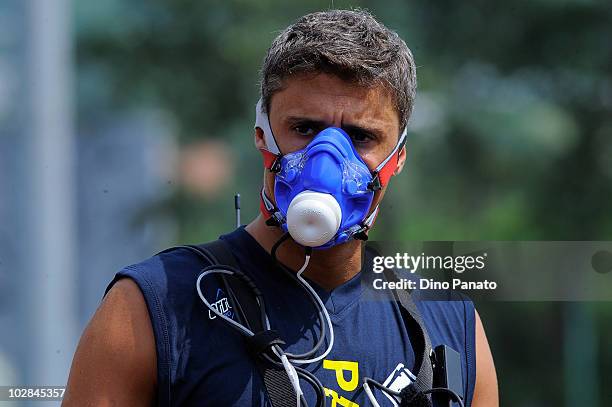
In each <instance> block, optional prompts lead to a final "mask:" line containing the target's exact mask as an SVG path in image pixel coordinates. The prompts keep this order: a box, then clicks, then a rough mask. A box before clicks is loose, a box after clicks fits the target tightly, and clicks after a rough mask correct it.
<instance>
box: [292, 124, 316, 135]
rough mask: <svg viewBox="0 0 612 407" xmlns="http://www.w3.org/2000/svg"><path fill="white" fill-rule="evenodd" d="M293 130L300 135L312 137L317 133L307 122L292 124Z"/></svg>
mask: <svg viewBox="0 0 612 407" xmlns="http://www.w3.org/2000/svg"><path fill="white" fill-rule="evenodd" d="M293 131H295V132H296V133H297V134H298V135H300V136H302V137H314V136H315V135H316V134H317V131H316V129H315V128H314V127H313V126H312V125H309V124H298V125H295V126H293Z"/></svg>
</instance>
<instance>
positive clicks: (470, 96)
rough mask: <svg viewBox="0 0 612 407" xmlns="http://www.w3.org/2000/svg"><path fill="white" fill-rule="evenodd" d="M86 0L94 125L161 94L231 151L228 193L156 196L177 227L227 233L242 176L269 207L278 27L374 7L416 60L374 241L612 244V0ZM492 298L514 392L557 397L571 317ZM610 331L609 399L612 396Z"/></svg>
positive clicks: (83, 103) (250, 209) (601, 313)
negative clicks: (268, 150) (260, 137)
mask: <svg viewBox="0 0 612 407" xmlns="http://www.w3.org/2000/svg"><path fill="white" fill-rule="evenodd" d="M75 4H76V8H77V15H76V26H75V30H76V38H77V44H76V45H77V67H78V90H77V91H78V93H77V97H78V106H79V120H80V125H81V126H86V125H87V124H88V123H91V122H92V121H95V120H99V119H100V118H101V117H103V116H104V115H105V114H108V113H109V112H111V113H112V112H117V111H129V110H130V109H137V108H141V107H143V106H146V107H153V108H161V109H164V110H166V111H168V112H169V113H170V114H171V115H172V116H173V117H174V118H175V120H176V122H177V123H178V125H179V133H178V136H179V137H180V140H181V141H182V142H190V141H193V140H198V139H203V138H218V139H222V140H225V141H227V142H228V143H230V144H231V146H232V148H233V149H234V154H235V163H236V166H237V168H236V170H237V171H236V173H237V174H238V175H237V176H236V179H235V180H234V184H233V185H231V188H230V187H228V190H227V194H226V196H224V198H223V199H213V200H201V199H196V198H195V197H192V196H189V194H186V193H185V192H182V191H177V193H176V195H175V196H174V197H173V198H172V199H171V200H170V201H168V202H164V203H162V204H161V206H160V208H161V209H160V210H163V211H165V212H169V213H171V214H172V215H173V217H174V218H176V219H177V221H178V224H179V232H180V233H179V239H180V240H181V241H190V242H195V241H203V240H207V239H210V238H213V237H215V236H217V235H219V234H220V233H223V232H224V231H227V230H229V229H231V227H232V226H233V212H232V207H231V202H232V198H231V194H232V193H233V192H234V190H239V191H241V192H242V195H243V213H244V219H245V220H246V219H249V218H251V217H252V216H254V215H255V214H256V213H257V208H258V191H259V188H260V185H261V175H262V171H260V170H259V168H261V163H260V157H259V154H258V153H257V152H256V150H255V149H254V148H253V142H252V122H253V116H254V115H253V109H254V105H255V102H256V101H257V98H258V70H259V67H260V64H261V61H262V59H263V56H264V54H265V52H266V49H267V47H268V45H269V44H270V42H271V40H272V39H273V38H274V36H275V34H276V33H277V32H278V31H279V30H281V29H282V28H284V27H285V26H286V25H288V24H289V23H290V22H291V21H293V20H295V19H296V18H297V17H299V16H300V15H302V14H304V13H307V12H311V11H316V10H322V9H328V8H332V7H333V8H349V7H363V8H367V9H369V10H370V11H371V12H372V13H373V14H375V15H376V16H378V17H379V18H380V19H381V20H382V21H383V22H384V23H385V24H386V25H388V26H389V27H390V28H392V29H394V30H396V31H398V33H399V34H400V35H401V36H402V37H403V38H404V39H405V40H406V42H407V44H408V46H409V47H410V48H411V49H412V50H413V53H414V56H415V60H416V63H417V66H418V76H419V94H418V97H417V104H416V112H415V115H414V118H413V120H412V121H411V124H410V128H409V130H410V137H409V141H408V162H407V165H406V167H405V169H404V172H403V174H402V175H401V176H399V177H396V178H395V179H393V181H392V183H391V188H390V190H389V192H388V194H387V196H386V200H385V202H384V205H383V210H382V216H380V217H379V219H378V221H377V228H376V229H375V231H374V233H373V238H378V239H384V240H477V239H488V240H530V239H534V240H535V239H545V240H581V239H584V240H612V239H611V236H612V216H611V213H612V114H611V112H612V47H610V39H611V38H612V6H611V4H610V2H609V1H605V0H601V1H596V0H564V1H553V0H532V1H526V0H523V1H512V2H491V1H486V0H472V1H467V2H459V1H455V2H449V1H441V0H430V1H400V0H390V1H384V2H381V1H371V0H370V1H367V0H363V1H350V2H349V1H333V2H330V1H301V2H283V1H272V0H266V1H256V0H250V1H249V0H225V1H222V0H217V1H202V0H173V1H168V0H166V1H164V0H146V1H145V0H132V1H130V2H124V1H119V0H113V1H107V2H97V3H95V2H94V3H92V2H85V1H77V2H76V3H75ZM152 213H156V212H155V211H153V212H152ZM479 309H480V312H481V314H482V315H483V320H484V321H485V325H486V327H487V329H488V331H489V337H490V342H491V346H492V348H493V350H494V354H495V356H496V360H497V365H498V371H499V376H500V384H501V396H502V401H503V402H502V405H522V406H533V405H559V404H561V403H562V401H563V400H564V392H563V391H562V390H561V389H560V387H561V383H563V379H564V377H563V373H562V368H563V361H562V360H561V359H562V357H561V356H562V353H563V351H562V343H561V342H562V340H561V339H560V335H561V334H559V335H558V336H556V334H553V333H555V332H560V330H561V328H560V327H562V325H563V309H564V308H563V305H562V304H554V303H541V304H482V305H481V306H480V307H479ZM592 312H593V315H594V317H595V319H596V322H597V323H596V326H597V327H598V328H599V329H600V330H601V333H600V334H599V336H598V337H599V338H600V339H601V340H607V343H608V344H609V343H611V342H610V337H611V333H610V328H609V325H610V324H609V323H608V321H609V320H610V316H611V315H610V306H609V305H608V304H595V305H593V307H592ZM508 327H512V328H511V329H509V328H508ZM604 343H605V342H604ZM604 343H600V344H599V350H600V359H601V360H600V364H599V365H598V369H600V373H601V375H600V377H601V383H598V385H599V388H600V390H601V393H600V396H599V398H600V400H601V401H604V400H609V399H610V398H611V396H612V395H611V391H612V390H610V388H611V386H610V384H609V383H608V384H606V383H604V380H605V378H606V377H609V376H610V375H609V374H608V373H606V374H604V373H603V372H609V371H610V370H611V369H612V365H611V362H610V361H611V360H612V355H611V354H610V352H611V350H610V347H609V346H604ZM517 349H520V351H517ZM534 374H536V375H537V379H535V380H534V378H533V375H534ZM528 400H531V402H529V401H528ZM604 403H605V401H604Z"/></svg>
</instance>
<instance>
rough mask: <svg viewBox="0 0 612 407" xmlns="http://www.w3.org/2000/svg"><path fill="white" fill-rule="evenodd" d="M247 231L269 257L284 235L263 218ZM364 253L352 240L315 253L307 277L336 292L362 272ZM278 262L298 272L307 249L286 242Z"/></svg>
mask: <svg viewBox="0 0 612 407" xmlns="http://www.w3.org/2000/svg"><path fill="white" fill-rule="evenodd" d="M246 231H247V232H248V233H249V234H250V235H251V236H253V238H254V239H255V240H257V242H258V243H259V244H260V245H261V247H263V248H264V249H265V250H266V251H267V252H268V253H270V252H271V250H272V246H273V245H274V243H276V242H277V241H278V240H279V239H280V238H281V236H282V235H283V232H282V230H281V229H279V228H278V227H275V226H268V225H266V222H265V220H264V219H263V217H262V216H261V215H259V216H257V218H255V219H254V220H253V221H252V222H251V223H249V224H248V225H247V226H246ZM361 250H362V245H361V243H360V242H359V241H356V240H350V241H348V242H346V243H343V244H341V245H338V246H334V247H331V248H329V249H326V250H313V251H312V255H311V257H310V263H309V264H308V268H307V269H306V271H304V276H306V277H308V278H309V279H310V280H312V281H314V282H315V283H317V285H319V286H320V287H322V288H324V289H325V290H328V291H330V290H333V289H334V288H336V287H338V286H339V285H341V284H343V283H345V282H347V281H348V280H350V279H351V278H353V277H354V276H355V275H356V274H357V273H359V271H360V270H361ZM276 258H277V259H278V260H279V261H280V262H281V263H282V264H284V265H285V266H287V267H288V268H289V269H291V270H294V271H296V270H299V269H300V268H301V267H302V265H303V264H304V260H305V255H304V248H303V247H301V246H299V245H298V244H297V243H295V242H294V241H293V240H292V239H287V241H285V242H284V243H282V244H281V245H280V247H279V248H278V250H277V251H276Z"/></svg>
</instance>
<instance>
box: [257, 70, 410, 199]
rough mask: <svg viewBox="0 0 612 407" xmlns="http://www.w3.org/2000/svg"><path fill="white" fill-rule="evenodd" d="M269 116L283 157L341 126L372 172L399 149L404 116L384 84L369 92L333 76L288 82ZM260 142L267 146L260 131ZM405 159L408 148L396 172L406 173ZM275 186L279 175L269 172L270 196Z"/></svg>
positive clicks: (304, 77) (258, 133) (273, 100)
mask: <svg viewBox="0 0 612 407" xmlns="http://www.w3.org/2000/svg"><path fill="white" fill-rule="evenodd" d="M268 117H269V120H270V126H271V127H272V132H273V133H274V136H275V138H276V142H277V144H278V147H279V149H280V151H281V152H282V153H283V154H287V153H290V152H293V151H297V150H299V149H302V148H304V147H305V146H306V145H307V144H308V143H310V141H311V140H312V139H313V138H314V136H316V135H317V134H318V133H319V132H320V131H321V130H323V129H325V128H327V127H332V126H333V127H340V128H342V129H343V130H344V131H346V132H347V133H348V134H349V136H350V137H351V139H352V140H353V144H354V145H355V148H356V149H357V152H359V154H360V156H361V158H362V159H363V160H364V161H365V163H366V164H367V166H368V167H369V168H370V170H374V169H375V168H376V167H377V166H378V165H379V164H380V163H381V162H382V161H383V160H384V159H385V158H386V157H387V156H388V155H389V154H390V153H391V151H393V149H394V148H395V145H396V144H397V141H398V138H399V135H400V133H401V130H400V124H399V123H400V122H399V117H398V113H397V111H396V109H395V107H394V106H393V101H392V99H391V96H390V95H389V93H388V92H387V91H386V90H385V89H384V88H383V87H382V86H377V87H372V88H366V87H363V86H359V85H356V84H351V83H349V82H346V81H344V80H342V79H340V78H338V77H336V76H334V75H329V74H318V75H316V76H312V75H309V76H306V75H302V76H296V77H293V78H290V79H287V80H286V81H285V82H284V87H283V89H282V90H280V91H278V92H276V93H275V94H274V95H273V96H272V99H271V101H270V108H269V114H268ZM255 144H256V146H257V148H263V147H265V140H264V137H263V132H262V131H261V130H259V129H257V130H256V132H255ZM405 158H406V154H405V149H402V151H401V152H400V157H399V160H398V165H397V168H396V170H395V173H399V172H400V171H401V169H402V167H403V165H404V162H405ZM271 182H272V183H273V174H267V176H266V184H267V185H268V188H267V189H268V192H269V193H272V190H273V188H270V186H271V184H270V183H271ZM271 195H272V194H271ZM381 197H382V194H379V196H378V199H376V201H378V200H379V199H380V198H381Z"/></svg>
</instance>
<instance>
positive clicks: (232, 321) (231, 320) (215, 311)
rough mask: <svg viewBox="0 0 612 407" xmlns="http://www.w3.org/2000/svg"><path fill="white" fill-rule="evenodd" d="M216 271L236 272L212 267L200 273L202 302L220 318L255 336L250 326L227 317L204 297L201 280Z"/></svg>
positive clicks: (197, 283)
mask: <svg viewBox="0 0 612 407" xmlns="http://www.w3.org/2000/svg"><path fill="white" fill-rule="evenodd" d="M215 273H223V274H228V275H230V276H231V275H232V274H234V273H233V272H231V271H229V270H223V269H212V270H207V271H205V272H203V273H202V274H200V275H199V276H198V281H196V289H197V290H198V295H199V296H200V299H201V300H202V302H203V303H204V305H206V307H207V308H208V309H209V310H210V311H212V312H213V314H215V315H216V316H218V317H219V318H221V319H223V320H224V321H226V322H228V323H230V324H232V325H234V326H235V327H236V328H238V329H240V330H241V331H242V332H243V333H244V334H245V335H247V336H254V335H255V334H254V333H253V331H251V330H250V329H249V328H247V327H245V326H243V325H241V324H239V323H238V322H236V321H234V320H233V319H231V318H228V317H226V316H225V315H223V314H222V313H220V312H219V311H217V310H216V309H214V308H213V306H212V305H210V303H209V302H208V300H207V299H206V297H204V294H202V289H201V288H200V281H202V278H204V277H206V276H207V275H209V274H215Z"/></svg>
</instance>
